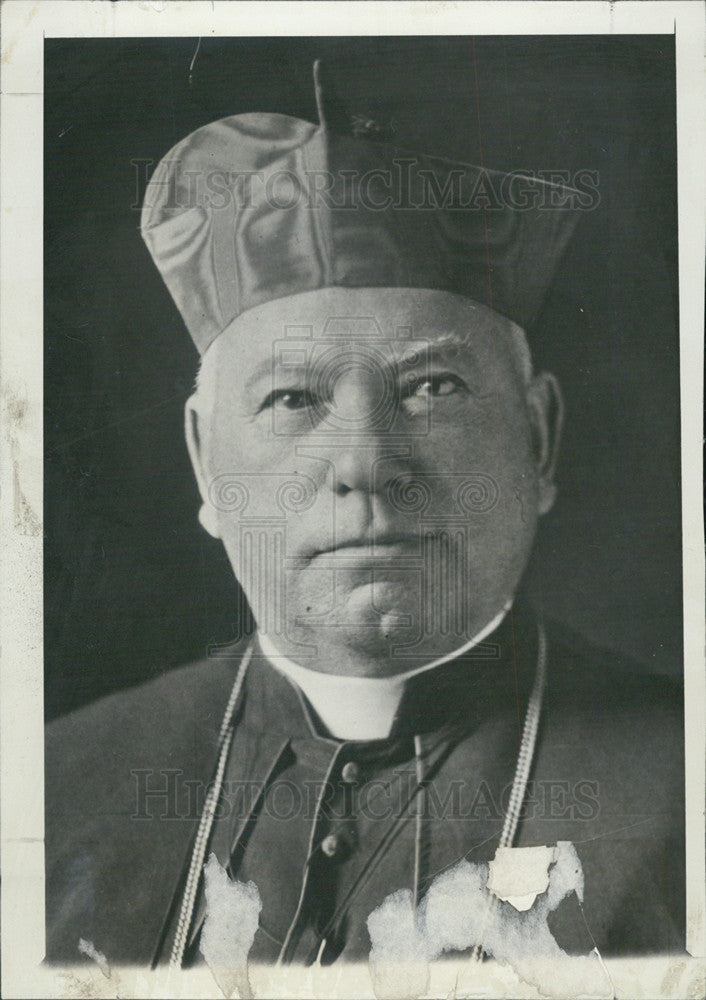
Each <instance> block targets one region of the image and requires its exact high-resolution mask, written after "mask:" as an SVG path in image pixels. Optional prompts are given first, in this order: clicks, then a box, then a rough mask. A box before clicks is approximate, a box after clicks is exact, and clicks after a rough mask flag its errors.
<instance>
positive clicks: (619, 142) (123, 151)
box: [45, 36, 700, 717]
mask: <svg viewBox="0 0 706 1000" xmlns="http://www.w3.org/2000/svg"><path fill="white" fill-rule="evenodd" d="M196 43H197V39H162V40H140V39H104V40H93V39H90V40H79V39H70V40H56V39H54V40H47V42H46V64H45V94H46V98H45V525H46V537H45V628H46V635H45V688H46V691H45V694H46V711H47V715H48V716H49V717H51V716H55V715H57V714H60V713H62V712H65V711H67V710H69V709H71V708H73V707H76V706H77V705H80V704H82V703H84V702H86V701H88V700H90V699H92V698H95V697H96V696H98V695H100V694H103V693H105V692H107V691H110V690H114V689H116V688H118V687H121V686H123V685H127V684H132V683H135V682H137V681H139V680H142V679H146V678H149V677H151V676H153V675H155V674H156V673H157V672H159V671H162V670H164V669H167V668H169V667H171V666H175V665H177V664H179V663H181V662H184V661H185V660H188V659H190V658H196V657H200V656H203V655H204V654H205V652H206V650H207V648H208V647H209V646H210V645H212V644H219V643H224V642H227V641H229V640H231V639H234V638H236V636H237V634H238V628H239V624H238V622H239V617H240V612H239V597H238V591H237V588H236V585H235V583H234V581H233V579H232V574H231V571H230V568H229V566H228V564H227V562H226V560H225V557H224V556H223V555H222V554H221V551H220V545H219V544H218V543H216V542H213V541H211V540H210V539H209V538H208V537H207V536H206V534H205V532H203V530H202V529H201V528H200V527H199V526H198V523H197V520H196V513H197V510H198V505H199V504H198V495H197V491H196V488H195V485H194V484H193V482H192V476H191V471H190V467H189V464H188V459H187V454H186V448H185V445H184V443H183V434H182V409H183V403H184V400H185V398H186V396H187V395H188V394H189V392H190V387H191V385H192V382H193V377H194V374H195V369H196V363H197V354H196V351H195V349H194V348H193V346H192V344H191V341H190V340H189V338H188V335H187V334H186V332H185V329H184V327H183V325H182V322H181V320H180V318H179V315H178V313H177V311H176V308H175V307H174V305H173V304H172V302H171V300H170V298H169V295H168V293H167V291H166V289H165V288H164V286H163V285H162V283H161V279H160V278H159V276H158V274H157V271H156V269H155V267H154V265H153V264H152V262H151V260H150V258H149V255H148V253H147V251H146V249H145V247H144V246H143V244H142V241H141V238H140V235H139V210H138V208H137V207H136V203H137V201H138V200H139V197H140V196H141V194H142V192H143V190H144V183H142V184H140V185H138V181H137V177H138V174H139V173H142V175H143V177H144V173H145V169H146V168H145V166H144V161H146V160H151V161H152V166H151V167H149V168H148V169H147V172H148V173H149V172H150V171H151V169H152V168H153V166H154V165H155V164H156V162H157V161H158V160H159V159H160V158H161V157H162V156H163V155H164V154H165V153H166V152H167V151H168V150H169V149H170V148H171V147H172V146H173V145H174V144H175V143H176V142H177V141H178V140H179V139H181V138H182V137H183V136H184V135H186V134H187V133H188V132H190V131H192V130H193V129H195V128H198V127H199V126H201V125H204V124H206V123H207V122H209V121H212V120H214V119H217V118H220V117H224V116H227V115H230V114H238V113H240V112H245V111H279V112H282V113H286V114H291V115H295V116H297V117H302V118H306V119H308V120H312V121H315V120H316V109H315V101H314V93H313V86H312V79H311V66H312V63H313V60H314V58H316V57H321V58H323V59H324V60H325V65H326V68H327V76H328V80H329V86H330V87H331V88H332V89H333V91H334V92H335V94H337V96H338V99H339V102H340V104H341V106H342V108H343V110H344V111H345V112H347V113H348V114H351V115H356V114H359V115H364V116H371V117H373V118H375V119H376V120H377V121H379V122H381V123H382V124H384V125H387V126H391V127H392V128H393V129H394V132H395V140H396V141H397V142H398V143H399V144H400V145H403V146H407V147H409V148H412V149H417V150H419V151H424V152H429V153H434V154H438V155H443V156H447V157H452V158H455V159H460V160H466V161H470V162H474V163H479V162H481V161H482V162H483V164H484V165H485V166H486V167H493V168H497V169H503V170H510V169H515V168H522V169H533V170H549V169H561V170H569V171H571V172H573V171H575V170H578V169H582V168H586V169H592V170H597V171H598V173H599V176H600V182H599V191H600V196H601V201H600V204H599V206H598V208H597V209H595V210H594V211H592V212H587V213H585V214H584V216H583V218H582V221H581V223H580V227H579V229H578V232H577V236H576V238H575V239H574V242H573V245H572V247H571V248H570V250H569V253H568V254H567V256H566V259H565V261H564V263H563V265H562V267H561V271H560V274H559V276H558V280H557V282H556V285H555V288H554V290H553V292H552V294H551V296H550V298H549V300H548V302H547V305H546V307H545V309H544V311H543V314H542V316H541V317H540V319H539V321H538V322H537V324H536V329H534V330H532V331H530V337H531V343H532V345H533V349H534V352H535V360H536V362H537V363H538V365H545V366H547V367H550V368H551V370H552V371H554V372H555V374H556V375H557V376H558V377H559V379H560V381H561V383H562V386H563V388H564V392H565V396H566V402H567V422H566V430H565V437H564V446H563V455H562V460H561V464H560V467H559V476H558V478H559V486H560V494H559V500H558V503H557V506H556V508H555V510H554V511H553V512H552V513H551V514H550V515H549V516H548V517H547V518H546V519H545V523H544V524H543V526H542V528H541V531H540V537H539V540H538V545H537V550H536V553H535V557H534V558H533V561H532V564H531V567H530V570H529V572H528V580H527V587H528V590H529V592H530V594H531V596H532V598H533V600H534V601H535V603H538V604H540V605H541V606H542V607H543V608H544V610H545V612H546V613H547V614H549V615H551V616H553V617H555V618H558V619H560V620H562V621H563V622H566V623H567V624H569V625H571V626H573V627H575V628H577V629H579V630H580V631H582V632H584V633H585V634H586V635H587V636H588V637H590V638H591V639H593V640H594V641H596V642H599V643H601V644H602V645H606V646H609V647H613V648H615V649H618V650H621V651H623V652H627V653H628V654H630V655H632V656H634V657H635V658H637V659H638V660H640V661H641V662H642V663H643V664H644V665H645V666H646V668H647V669H651V670H656V671H663V672H670V673H678V672H679V671H680V670H681V628H682V618H681V516H680V454H679V378H678V376H679V364H678V335H677V274H676V259H677V226H676V137H675V80H674V45H673V39H672V37H671V36H669V37H667V36H659V37H650V36H639V37H638V36H634V37H628V36H622V37H621V36H618V37H610V38H606V37H586V36H584V37H575V38H572V37H551V38H550V37H547V38H537V37H505V38H487V37H486V38H478V39H476V40H475V43H474V40H473V39H471V38H463V37H453V38H440V37H437V38H335V39H325V38H317V39H311V38H301V39H258V38H252V39H204V40H203V41H202V44H201V47H200V51H199V53H198V56H197V58H196V61H195V65H194V69H193V73H192V74H191V77H190V74H189V66H190V63H191V60H192V57H193V55H194V51H195V49H196ZM135 160H138V161H142V162H143V166H141V167H136V166H135V165H134V164H133V162H132V161H135ZM694 360H695V363H700V362H699V361H698V360H697V359H694Z"/></svg>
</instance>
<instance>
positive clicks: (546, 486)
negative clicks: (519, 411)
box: [527, 372, 564, 515]
mask: <svg viewBox="0 0 706 1000" xmlns="http://www.w3.org/2000/svg"><path fill="white" fill-rule="evenodd" d="M527 409H528V412H529V419H530V425H531V428H532V447H533V450H534V460H535V462H536V465H537V478H538V483H539V499H538V508H537V509H538V512H539V514H540V515H542V514H546V513H547V511H549V510H551V509H552V507H553V506H554V501H555V500H556V483H555V482H554V473H555V471H556V463H557V459H558V457H559V444H560V442H561V431H562V427H563V426H564V399H563V397H562V395H561V389H560V388H559V383H558V382H557V380H556V378H555V377H554V376H553V375H551V374H550V373H549V372H541V373H540V374H539V375H535V376H533V377H532V380H531V382H530V384H529V386H528V388H527Z"/></svg>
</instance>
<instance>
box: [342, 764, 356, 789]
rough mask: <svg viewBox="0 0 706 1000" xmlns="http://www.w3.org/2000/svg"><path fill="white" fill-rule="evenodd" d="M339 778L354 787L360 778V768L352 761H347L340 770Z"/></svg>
mask: <svg viewBox="0 0 706 1000" xmlns="http://www.w3.org/2000/svg"><path fill="white" fill-rule="evenodd" d="M341 777H342V778H343V780H344V781H345V782H346V784H348V785H354V784H355V783H356V781H357V780H358V778H359V777H360V768H359V767H358V765H357V764H356V762H355V761H354V760H349V761H348V762H347V763H345V764H344V765H343V767H342V768H341Z"/></svg>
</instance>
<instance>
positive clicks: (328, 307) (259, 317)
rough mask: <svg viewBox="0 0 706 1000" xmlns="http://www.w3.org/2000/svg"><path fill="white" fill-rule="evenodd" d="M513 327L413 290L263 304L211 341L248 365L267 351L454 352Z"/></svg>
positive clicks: (466, 304)
mask: <svg viewBox="0 0 706 1000" xmlns="http://www.w3.org/2000/svg"><path fill="white" fill-rule="evenodd" d="M514 327H515V324H514V323H512V322H511V321H510V320H507V319H506V318H505V317H503V316H500V315H499V314H497V313H494V312H493V311H492V310H490V309H488V308H487V307H485V306H483V305H481V304H479V303H476V302H474V301H473V300H470V299H466V298H463V297H462V296H458V295H452V294H449V293H443V292H437V291H433V290H432V291H427V290H419V289H324V290H321V291H316V292H311V293H304V294H302V295H296V296H290V297H288V298H286V299H281V300H276V301H274V302H268V303H266V304H265V305H264V306H262V307H260V308H257V309H253V310H250V312H249V313H248V314H245V315H243V316H241V317H239V318H238V320H237V321H236V322H235V323H234V324H232V326H231V327H230V329H228V330H227V331H225V332H224V333H223V334H221V336H220V337H219V338H218V341H220V343H221V344H222V345H223V350H224V352H225V353H228V354H231V353H232V354H235V355H238V354H240V356H241V358H242V360H243V361H244V362H245V363H247V361H248V359H249V358H253V357H254V356H257V355H260V354H262V352H263V351H264V352H267V351H268V350H269V348H270V347H271V346H272V345H276V346H277V347H279V346H280V345H281V346H282V348H286V345H287V343H288V342H292V343H295V342H296V343H302V342H308V343H310V344H311V346H312V347H314V346H319V347H320V346H321V345H332V346H333V345H335V344H337V343H340V344H342V345H345V344H349V345H351V344H356V345H359V346H360V347H361V349H364V348H365V346H366V345H369V346H370V348H371V349H380V348H384V347H386V346H387V347H389V348H390V349H391V350H394V348H395V346H396V345H399V344H404V345H407V346H409V345H411V344H412V343H414V342H415V341H418V342H419V343H420V344H434V345H435V346H436V347H438V348H442V347H445V346H449V347H453V346H455V347H462V346H465V345H469V344H470V345H472V344H474V343H477V342H478V338H479V336H480V334H482V333H489V334H493V333H496V334H498V335H499V336H502V335H507V333H509V332H510V331H511V330H512V329H513V328H514Z"/></svg>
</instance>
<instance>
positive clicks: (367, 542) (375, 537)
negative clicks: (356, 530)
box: [309, 532, 419, 561]
mask: <svg viewBox="0 0 706 1000" xmlns="http://www.w3.org/2000/svg"><path fill="white" fill-rule="evenodd" d="M418 549H419V535H418V534H412V533H403V532H384V533H383V532H380V533H379V534H374V533H369V534H365V535H360V536H357V537H353V538H342V539H337V540H336V541H333V542H331V543H329V544H327V545H325V546H322V547H321V548H317V549H314V550H313V551H312V552H311V553H310V555H309V558H310V559H312V560H313V559H317V558H319V557H321V556H323V557H331V558H334V559H335V558H337V557H340V558H341V559H342V560H346V561H357V560H360V559H366V560H375V559H390V558H393V557H394V556H396V555H405V554H406V555H410V554H413V553H415V552H417V551H418Z"/></svg>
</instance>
